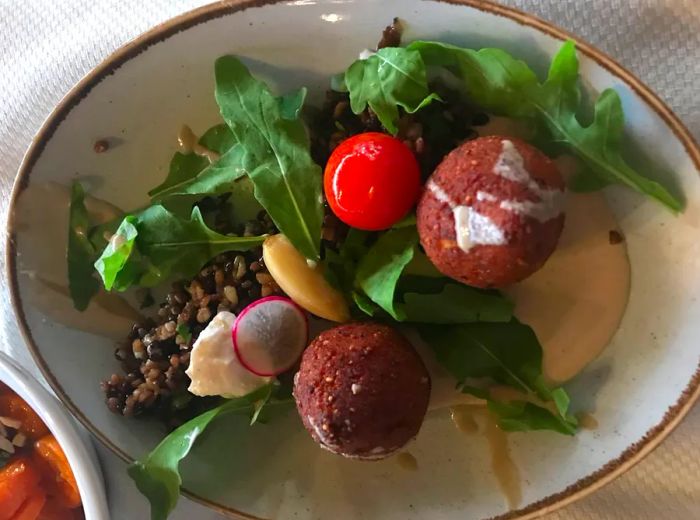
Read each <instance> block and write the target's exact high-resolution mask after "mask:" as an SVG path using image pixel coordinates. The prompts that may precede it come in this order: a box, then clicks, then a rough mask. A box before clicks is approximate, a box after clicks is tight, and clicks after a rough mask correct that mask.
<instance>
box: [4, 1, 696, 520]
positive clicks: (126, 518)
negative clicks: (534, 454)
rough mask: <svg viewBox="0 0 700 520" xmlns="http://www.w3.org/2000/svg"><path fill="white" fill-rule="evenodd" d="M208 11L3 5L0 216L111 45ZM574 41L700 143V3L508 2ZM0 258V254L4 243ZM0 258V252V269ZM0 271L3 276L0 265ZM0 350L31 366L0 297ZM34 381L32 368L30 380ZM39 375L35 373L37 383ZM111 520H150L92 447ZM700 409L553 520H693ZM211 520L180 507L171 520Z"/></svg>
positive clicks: (132, 4)
mask: <svg viewBox="0 0 700 520" xmlns="http://www.w3.org/2000/svg"><path fill="white" fill-rule="evenodd" d="M205 3H207V1H206V0H204V1H203V0H141V1H137V0H0V85H1V87H0V200H2V201H3V202H2V204H1V205H0V211H1V212H2V213H1V216H2V217H3V222H4V218H5V217H6V214H7V202H6V201H7V200H8V199H9V193H10V189H11V186H12V181H13V179H14V177H15V172H16V171H17V167H18V166H19V163H20V160H21V158H22V155H23V154H24V151H25V149H26V148H27V146H28V145H29V142H30V140H31V138H32V136H33V135H34V133H35V132H36V131H37V130H38V128H39V126H40V125H41V122H42V121H43V120H44V118H45V117H46V116H47V115H48V114H49V112H50V110H51V109H52V108H53V106H54V105H55V104H56V103H57V102H58V101H59V100H60V99H61V97H62V96H63V95H64V94H65V93H66V92H67V91H68V90H69V88H70V87H71V86H72V85H73V84H74V83H76V82H77V81H78V80H79V79H80V78H81V77H82V76H83V75H84V74H85V73H87V72H88V71H89V70H90V69H91V68H92V67H94V66H95V65H96V64H98V63H99V62H100V61H101V60H102V59H103V58H104V57H106V56H107V55H108V54H109V53H110V52H112V51H113V50H114V49H115V48H117V47H118V46H119V45H121V44H123V43H124V42H126V41H128V40H129V39H131V38H133V37H135V36H137V35H138V34H139V33H141V32H143V31H145V30H147V29H149V28H150V27H152V26H153V25H156V24H157V23H159V22H162V21H164V20H166V19H168V18H171V17H173V16H175V15H177V14H180V13H182V12H184V11H187V10H189V9H191V8H193V7H196V6H199V5H202V4H205ZM503 3H505V4H508V5H512V6H514V7H519V8H521V9H525V10H528V11H530V12H533V13H535V14H538V15H539V16H541V17H543V18H545V19H548V20H551V21H553V22H554V23H556V24H558V25H560V26H563V27H565V28H567V29H569V30H570V31H572V32H574V33H576V34H578V35H580V36H581V37H583V38H584V39H586V40H588V41H589V42H591V43H593V44H595V45H597V46H598V47H600V48H601V49H603V50H604V51H607V52H609V53H610V54H611V55H613V56H615V57H616V58H617V59H618V60H619V61H620V62H621V63H622V64H623V65H625V66H626V67H627V68H629V69H630V70H632V72H634V73H636V74H637V75H638V76H639V77H641V79H642V80H644V81H645V82H646V83H647V84H649V85H650V86H651V87H652V88H653V89H655V90H656V91H657V92H658V93H659V94H660V95H661V97H662V98H663V99H664V100H665V101H667V102H668V103H669V104H670V105H671V107H672V108H673V109H674V110H675V111H676V113H678V114H679V115H680V116H681V118H682V119H683V120H684V122H685V123H686V124H687V125H688V126H689V128H690V129H691V131H692V132H693V133H694V135H695V137H696V138H698V139H700V86H699V85H700V0H505V1H504V2H503ZM0 248H4V240H3V241H2V245H1V246H0ZM3 261H4V251H0V262H3ZM3 272H4V266H3ZM0 291H1V292H0V302H2V303H1V304H2V305H3V306H4V307H3V308H2V312H1V313H0V314H1V315H2V322H1V325H2V328H1V330H0V349H2V350H5V351H9V352H10V353H11V355H13V356H14V357H15V358H17V359H19V360H20V361H21V362H23V364H24V365H25V366H28V367H33V366H34V365H33V362H32V361H31V359H30V357H29V354H28V353H27V352H26V350H25V347H24V345H23V343H22V341H21V339H20V338H19V335H18V333H17V331H16V326H15V323H14V317H13V315H12V312H11V310H10V308H9V305H8V304H7V302H8V295H7V291H6V286H5V284H4V283H3V284H2V286H1V287H0ZM34 370H35V371H36V369H34ZM37 375H38V372H37ZM99 454H100V457H101V460H102V463H103V468H104V471H105V474H106V479H107V486H108V492H109V496H110V502H111V510H112V516H113V518H114V519H115V520H138V519H142V518H143V519H145V518H148V514H147V508H146V504H145V502H144V500H142V499H141V497H140V496H139V495H138V493H137V492H136V491H135V489H134V488H133V487H132V486H131V483H130V481H129V480H128V478H127V477H126V473H125V467H124V465H123V464H122V463H121V462H120V461H119V460H118V459H117V458H116V457H115V456H114V455H112V454H111V453H110V452H108V451H107V450H106V449H104V448H101V447H99ZM698 454H700V407H699V408H696V410H695V411H694V412H692V413H691V414H690V416H689V417H688V418H687V419H686V421H685V422H684V423H683V424H682V425H681V426H680V427H679V428H678V429H677V430H676V431H675V432H674V433H673V434H672V435H671V437H670V438H669V439H668V440H667V441H666V442H665V443H664V444H663V445H662V446H661V447H659V448H658V449H657V450H656V451H655V452H654V453H653V454H652V455H650V456H649V457H648V458H647V459H645V460H644V461H642V462H641V463H640V464H639V465H638V466H636V467H635V468H633V469H632V470H631V471H630V472H628V473H627V474H625V475H624V476H623V477H621V478H620V479H618V480H617V481H615V482H613V483H612V484H610V485H608V486H607V487H606V488H604V489H603V490H601V491H600V492H598V493H596V494H594V495H592V496H590V497H588V498H586V499H583V500H581V501H580V502H578V503H576V504H573V505H571V506H569V507H568V508H566V509H564V510H562V511H560V512H557V513H554V514H551V515H549V516H548V517H547V518H548V519H550V520H565V519H566V520H575V519H576V520H578V519H587V520H592V519H606V520H607V519H635V520H637V519H639V520H643V519H649V520H657V519H672V520H692V519H700V463H699V460H700V456H699V455H698ZM195 517H196V518H198V519H200V520H208V519H211V520H213V519H216V518H220V517H219V516H218V515H216V514H214V513H212V512H209V511H206V510H205V509H204V508H201V507H200V506H198V505H195V504H193V503H189V502H188V501H186V500H183V501H182V502H181V503H180V505H179V506H178V509H177V511H176V513H175V514H174V515H173V519H174V520H185V519H189V518H195Z"/></svg>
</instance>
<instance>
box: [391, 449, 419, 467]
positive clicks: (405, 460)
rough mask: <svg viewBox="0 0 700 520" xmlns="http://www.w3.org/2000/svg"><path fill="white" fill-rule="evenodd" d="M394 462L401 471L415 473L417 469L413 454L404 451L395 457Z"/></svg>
mask: <svg viewBox="0 0 700 520" xmlns="http://www.w3.org/2000/svg"><path fill="white" fill-rule="evenodd" d="M396 462H397V463H398V465H399V466H401V468H402V469H405V470H408V471H416V470H417V469H418V461H417V460H416V458H415V457H414V456H413V454H411V453H409V452H407V451H404V452H403V453H399V454H398V455H397V456H396Z"/></svg>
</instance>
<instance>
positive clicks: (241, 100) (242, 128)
mask: <svg viewBox="0 0 700 520" xmlns="http://www.w3.org/2000/svg"><path fill="white" fill-rule="evenodd" d="M215 72H216V91H215V94H216V101H217V103H218V104H219V108H220V110H221V115H222V116H223V118H224V121H225V122H226V124H227V125H228V126H229V128H230V129H231V131H232V132H233V135H234V136H235V138H236V141H237V144H236V145H235V146H234V147H233V148H232V149H231V150H230V151H229V152H227V154H226V155H228V154H232V153H234V152H235V157H233V159H235V164H236V168H237V169H238V170H237V171H241V172H245V173H246V174H247V175H248V177H249V178H250V180H251V181H252V182H253V184H254V186H255V197H256V198H257V199H258V201H259V202H260V203H261V204H262V206H263V207H264V208H265V209H266V210H267V212H268V213H269V215H270V217H271V218H272V220H273V221H274V223H275V225H276V226H277V227H278V228H279V229H280V231H281V232H282V233H284V234H285V235H286V236H287V238H289V240H290V242H291V243H292V244H293V245H294V246H295V247H296V248H297V249H298V250H299V251H300V252H301V253H302V254H303V255H304V256H306V257H307V258H310V259H312V260H317V259H318V258H319V255H320V239H321V224H322V221H323V206H322V196H321V168H320V167H319V166H318V165H317V164H315V163H314V161H313V160H312V159H311V155H310V154H309V138H308V135H307V134H306V129H305V128H304V124H303V123H302V122H301V121H300V120H299V119H291V120H290V119H287V117H289V116H290V114H291V113H292V112H295V113H297V114H298V110H289V107H290V106H291V107H295V106H301V101H300V97H301V98H303V96H296V97H293V98H291V99H296V101H292V100H286V101H285V100H283V101H280V100H279V98H276V97H274V96H273V95H272V93H271V92H270V90H269V89H268V88H267V86H266V85H265V84H264V83H263V82H261V81H259V80H257V79H255V78H254V77H253V76H251V74H250V72H249V71H248V69H247V68H246V67H245V66H244V65H243V63H241V62H240V60H238V59H237V58H235V57H233V56H224V57H222V58H219V59H218V60H217V61H216V66H215ZM222 159H223V157H222Z"/></svg>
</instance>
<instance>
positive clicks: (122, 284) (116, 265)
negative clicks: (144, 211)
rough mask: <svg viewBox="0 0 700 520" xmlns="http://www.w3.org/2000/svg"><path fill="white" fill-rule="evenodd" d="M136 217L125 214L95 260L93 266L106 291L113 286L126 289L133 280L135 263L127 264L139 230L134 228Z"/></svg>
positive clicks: (136, 221)
mask: <svg viewBox="0 0 700 520" xmlns="http://www.w3.org/2000/svg"><path fill="white" fill-rule="evenodd" d="M137 223H138V217H135V216H133V215H127V216H126V217H125V218H124V220H123V221H122V223H121V224H120V225H119V227H118V228H117V232H116V233H114V235H113V236H112V238H111V240H110V241H109V243H108V244H107V247H106V248H105V250H104V251H103V252H102V254H101V255H100V257H99V258H98V259H97V260H96V261H95V265H94V268H95V269H96V270H97V272H98V273H99V275H100V276H101V277H102V283H103V284H104V286H105V289H107V290H108V291H109V290H111V289H112V287H114V288H115V289H117V290H122V291H123V290H126V289H127V288H128V287H129V286H130V285H131V284H132V283H134V282H135V278H136V276H137V275H136V271H135V263H134V262H132V263H131V264H129V263H128V262H129V259H130V257H131V254H132V251H134V243H135V242H136V237H137V236H138V234H139V232H138V229H137V228H136V224H137Z"/></svg>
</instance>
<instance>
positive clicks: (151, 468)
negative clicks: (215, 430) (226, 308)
mask: <svg viewBox="0 0 700 520" xmlns="http://www.w3.org/2000/svg"><path fill="white" fill-rule="evenodd" d="M272 394H273V383H271V384H269V385H265V386H263V387H261V388H259V389H258V390H255V391H254V392H251V393H250V394H248V395H245V396H243V397H239V398H236V399H229V400H227V402H226V403H224V404H222V405H220V406H218V407H216V408H214V409H212V410H209V411H208V412H205V413H203V414H202V415H200V416H198V417H195V418H194V419H192V420H191V421H189V422H186V423H185V424H183V425H182V426H180V427H179V428H177V429H176V430H174V431H173V432H171V433H170V434H169V435H168V436H167V437H165V439H163V440H162V441H161V443H160V444H159V445H158V446H156V447H155V448H154V449H153V451H151V453H149V454H148V455H147V456H145V457H144V458H142V459H141V460H139V461H136V462H134V463H133V464H132V465H131V466H129V469H128V473H129V476H130V477H131V478H132V479H133V480H134V482H135V483H136V487H137V488H138V489H139V491H140V492H141V493H142V494H143V495H144V496H145V497H146V498H147V499H148V500H149V502H150V503H151V520H165V519H166V518H167V517H168V515H169V514H170V513H171V512H172V510H173V509H175V506H176V504H177V501H178V498H179V496H180V486H181V485H182V477H181V476H180V472H179V465H180V461H182V460H183V459H184V458H185V457H187V455H188V454H189V452H190V450H191V449H192V446H193V445H194V443H195V442H196V441H197V439H198V438H199V436H200V435H201V434H202V433H203V432H204V430H205V429H206V428H207V427H208V426H209V424H210V423H211V422H212V421H213V420H214V419H216V418H218V417H221V416H223V415H226V414H232V413H238V414H240V413H250V414H251V418H252V421H251V424H252V423H253V422H255V420H254V419H255V418H256V417H257V415H258V414H259V413H260V409H261V408H262V406H263V405H265V404H267V405H268V406H270V405H271V404H273V402H271V401H270V398H271V396H272ZM287 402H291V401H290V400H284V401H276V402H274V404H284V403H287ZM259 403H262V405H261V404H259Z"/></svg>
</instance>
